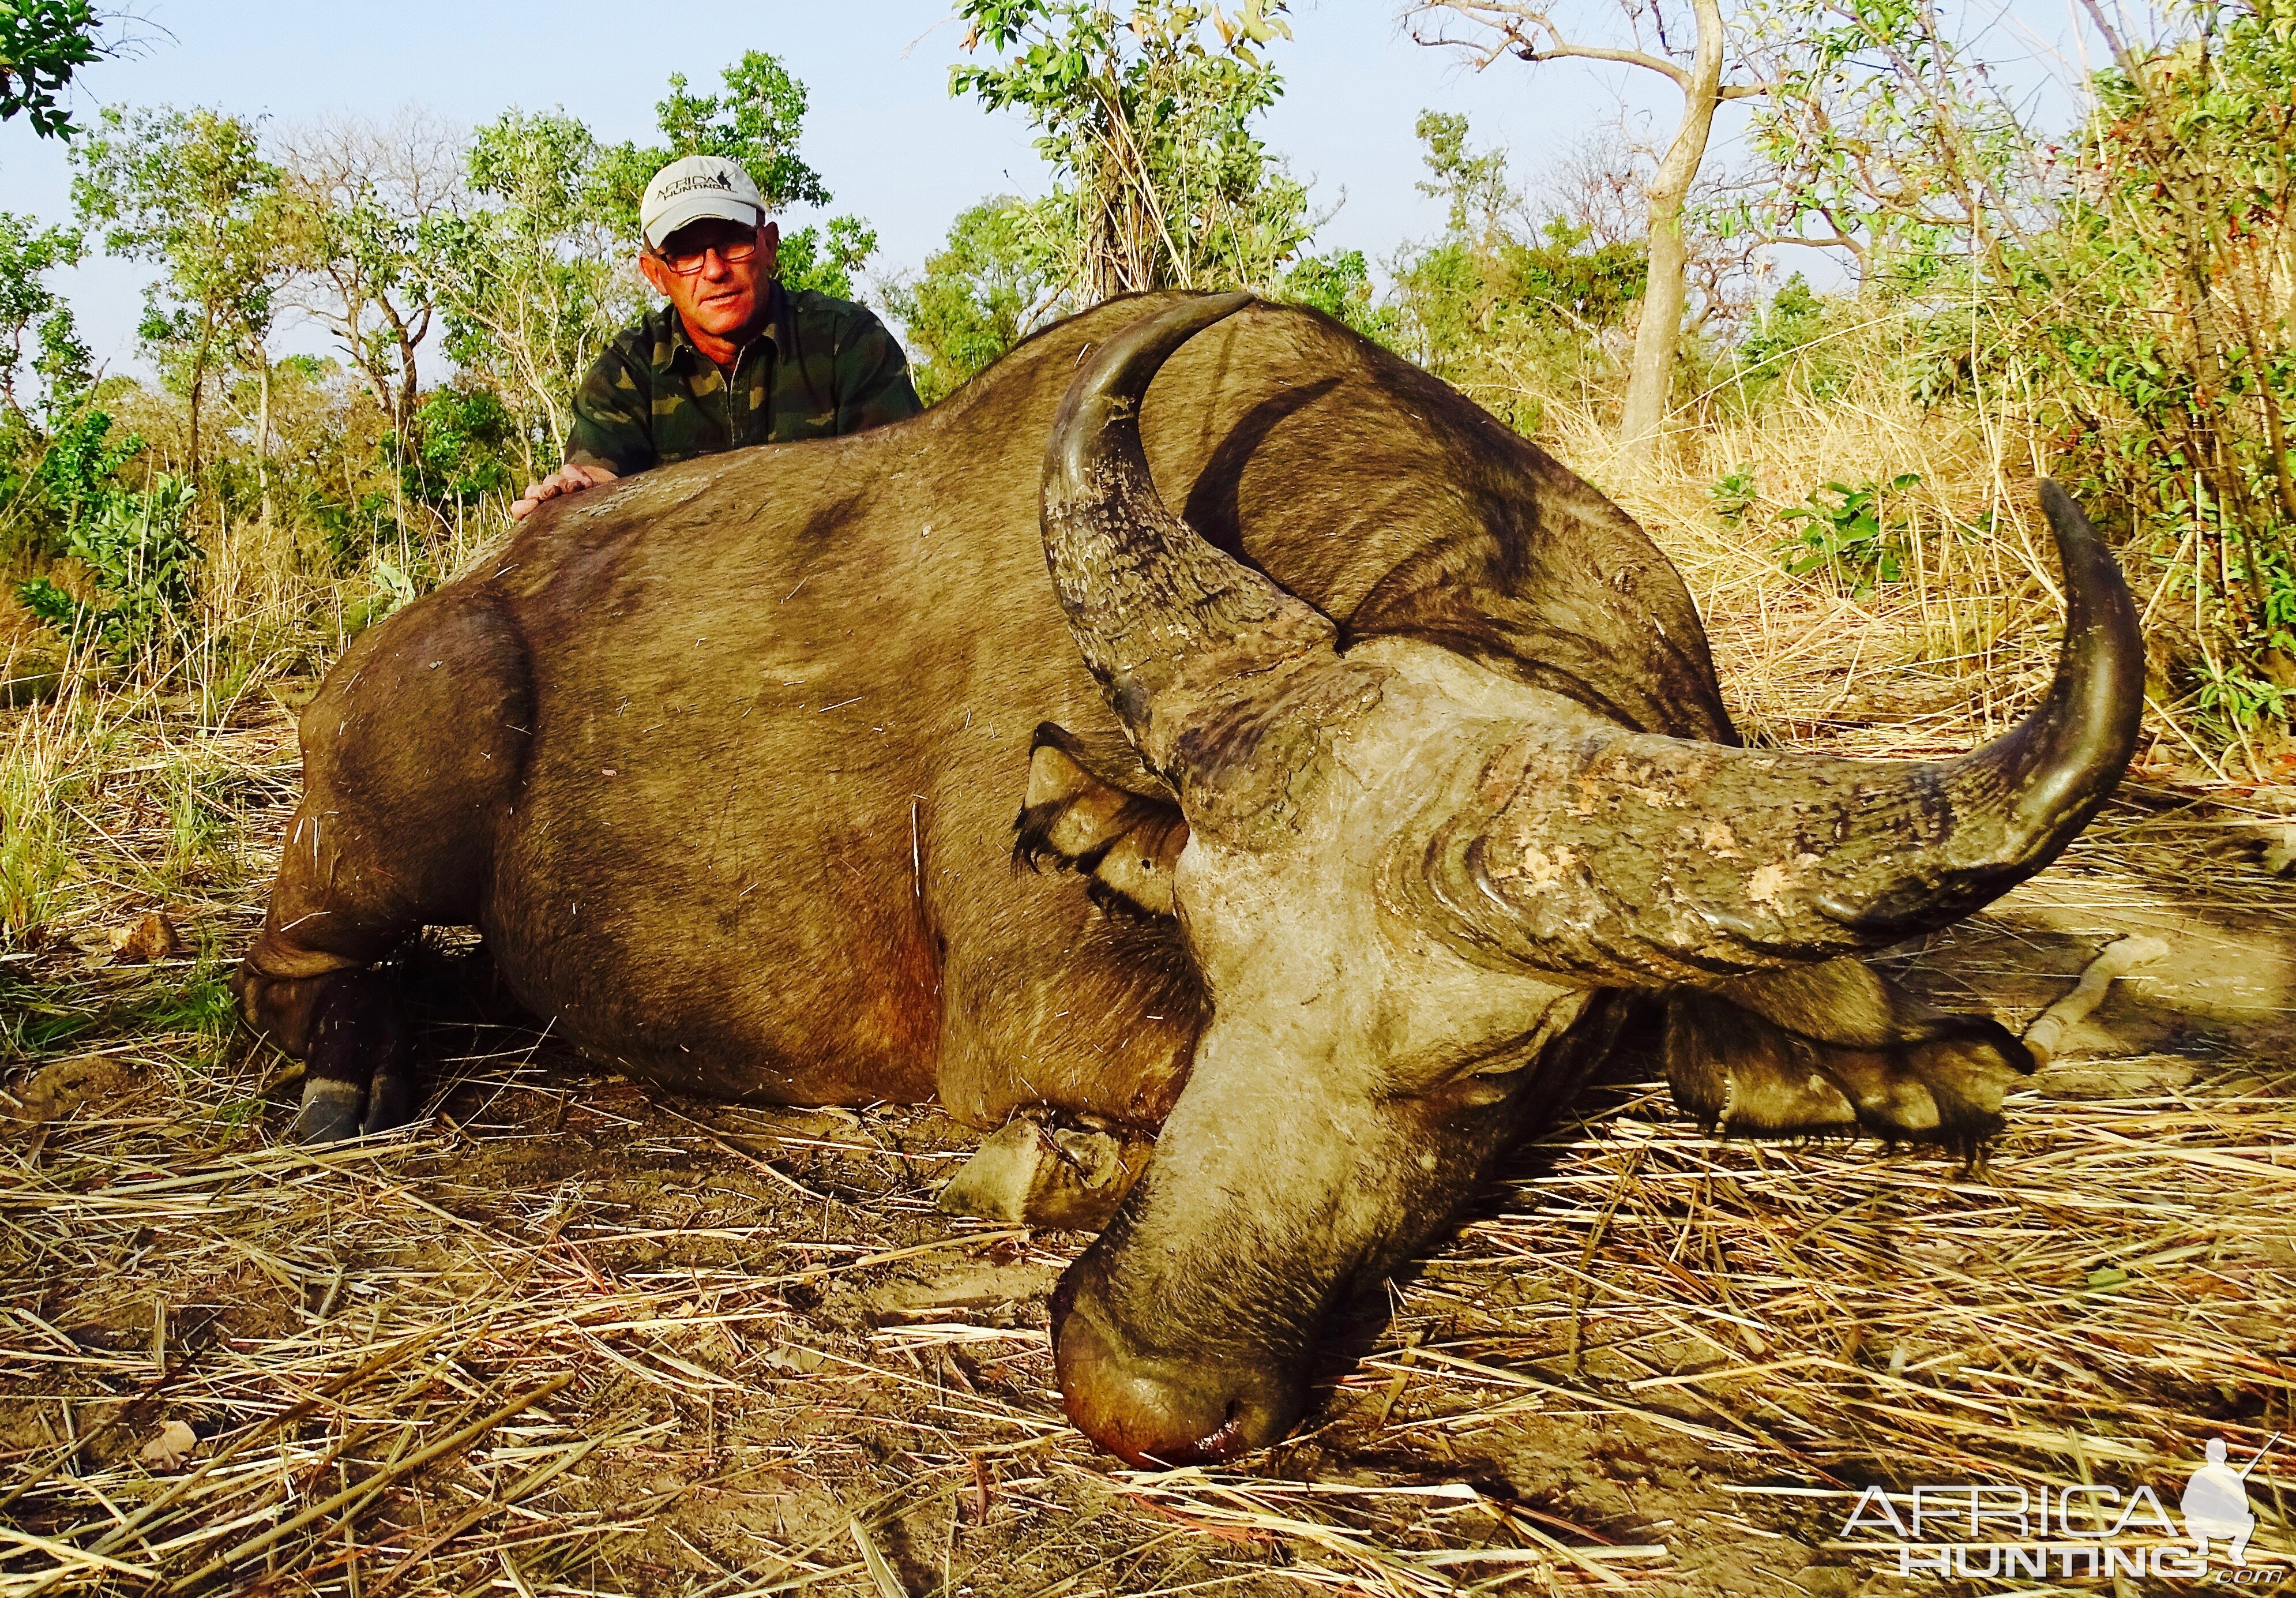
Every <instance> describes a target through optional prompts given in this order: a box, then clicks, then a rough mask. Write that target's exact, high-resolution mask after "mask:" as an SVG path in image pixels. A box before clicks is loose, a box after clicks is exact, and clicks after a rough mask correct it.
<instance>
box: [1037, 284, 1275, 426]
mask: <svg viewBox="0 0 2296 1598" xmlns="http://www.w3.org/2000/svg"><path fill="white" fill-rule="evenodd" d="M1257 298H1258V296H1257V295H1253V294H1246V293H1227V294H1201V295H1198V296H1196V297H1195V298H1193V299H1190V300H1185V301H1181V302H1180V303H1179V304H1177V305H1175V306H1172V307H1170V308H1169V309H1165V310H1160V311H1157V312H1154V313H1153V314H1152V315H1149V316H1145V317H1141V318H1140V319H1139V320H1137V321H1136V322H1132V323H1130V324H1128V325H1126V326H1125V327H1124V329H1123V330H1122V331H1121V332H1119V333H1118V334H1116V336H1115V337H1113V338H1111V339H1110V340H1109V341H1108V342H1106V343H1104V344H1103V345H1101V346H1100V348H1099V349H1097V350H1093V351H1092V352H1091V357H1090V358H1089V359H1088V360H1087V362H1086V365H1085V368H1084V370H1083V371H1081V372H1079V373H1078V374H1077V375H1076V380H1075V381H1074V382H1073V383H1070V385H1069V391H1068V397H1067V399H1066V402H1065V403H1063V404H1062V407H1061V410H1062V421H1066V420H1067V419H1068V418H1069V417H1070V416H1073V415H1074V414H1076V413H1077V412H1078V411H1082V410H1084V409H1086V408H1108V407H1110V406H1111V403H1112V402H1120V401H1123V400H1127V399H1130V400H1137V399H1140V397H1141V396H1142V395H1143V394H1144V393H1145V392H1146V391H1147V388H1148V384H1149V383H1150V382H1151V381H1152V380H1153V379H1154V377H1155V375H1156V372H1157V369H1158V368H1159V367H1162V366H1163V364H1164V362H1165V361H1166V360H1167V359H1168V358H1170V356H1171V354H1172V352H1173V351H1174V350H1177V349H1178V348H1179V347H1180V346H1181V345H1182V344H1185V343H1186V342H1188V341H1189V340H1190V339H1192V338H1193V337H1195V336H1196V334H1200V333H1201V332H1202V331H1203V330H1204V329H1205V328H1207V327H1210V325H1212V324H1213V323H1215V322H1224V321H1226V319H1227V318H1228V317H1232V316H1234V314H1235V313H1236V312H1238V311H1240V310H1242V309H1243V308H1244V307H1245V306H1247V305H1250V304H1251V303H1252V302H1253V301H1255V300H1256V299H1257Z"/></svg>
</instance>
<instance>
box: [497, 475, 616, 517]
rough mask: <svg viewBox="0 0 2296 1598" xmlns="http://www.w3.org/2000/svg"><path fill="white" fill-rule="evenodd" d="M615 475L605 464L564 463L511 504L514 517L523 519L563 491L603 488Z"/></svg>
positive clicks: (530, 486) (527, 486) (532, 485)
mask: <svg viewBox="0 0 2296 1598" xmlns="http://www.w3.org/2000/svg"><path fill="white" fill-rule="evenodd" d="M614 477H615V474H614V473H613V472H611V471H610V470H609V469H607V468H606V467H604V466H577V465H564V466H561V467H559V468H558V470H556V471H555V472H553V473H552V474H550V475H549V476H547V477H545V478H544V479H543V480H542V481H541V482H529V483H528V484H527V485H526V492H525V493H523V494H521V495H520V496H519V497H518V498H517V499H516V500H515V501H513V502H512V505H511V507H510V514H511V519H512V520H513V521H518V522H523V521H525V520H526V518H527V517H529V516H530V515H533V514H534V511H535V507H537V506H538V505H540V504H541V503H542V502H543V501H544V500H545V499H555V498H558V496H559V495H561V494H578V493H580V492H581V491H582V490H584V489H594V488H599V487H602V486H603V485H604V484H606V483H609V482H613V481H614Z"/></svg>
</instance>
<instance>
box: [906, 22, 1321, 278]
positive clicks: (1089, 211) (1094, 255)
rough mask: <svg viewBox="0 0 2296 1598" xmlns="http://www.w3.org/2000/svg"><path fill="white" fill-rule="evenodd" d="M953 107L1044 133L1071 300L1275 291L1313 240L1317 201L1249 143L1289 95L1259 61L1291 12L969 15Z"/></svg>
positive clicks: (1040, 144) (1045, 217)
mask: <svg viewBox="0 0 2296 1598" xmlns="http://www.w3.org/2000/svg"><path fill="white" fill-rule="evenodd" d="M957 9H958V14H959V15H960V16H962V17H963V18H964V21H967V22H968V23H970V24H971V32H970V33H969V34H968V35H967V37H966V39H965V45H964V47H965V49H966V50H967V51H968V52H975V51H979V50H980V49H982V48H983V47H984V46H985V47H986V48H987V50H988V52H989V53H990V54H992V55H993V57H994V62H993V64H984V65H979V66H959V67H956V68H955V69H953V70H951V72H950V76H949V86H950V92H951V93H953V94H958V95H965V94H969V95H972V96H974V97H975V98H976V99H978V100H979V101H980V103H981V104H983V105H985V106H987V107H988V108H989V109H990V110H992V111H1001V110H1007V109H1010V110H1015V111H1021V112H1022V113H1023V114H1024V115H1026V116H1027V117H1028V118H1029V120H1030V121H1031V122H1033V123H1034V124H1035V125H1036V127H1037V129H1038V134H1039V136H1038V138H1037V149H1038V151H1039V152H1042V153H1043V155H1044V157H1045V159H1046V161H1049V162H1050V163H1051V164H1052V167H1053V169H1054V173H1055V174H1056V181H1055V185H1054V193H1053V194H1052V195H1051V196H1049V197H1048V199H1047V200H1046V201H1045V202H1040V203H1041V205H1042V207H1043V210H1042V211H1041V212H1040V217H1039V225H1040V226H1043V227H1045V228H1046V233H1047V235H1048V236H1053V237H1058V238H1062V239H1063V240H1065V241H1066V247H1065V249H1064V250H1063V251H1062V254H1063V256H1064V257H1065V259H1064V260H1063V262H1062V275H1061V282H1060V287H1061V289H1062V292H1063V293H1064V294H1067V295H1070V296H1074V297H1076V298H1078V299H1079V300H1081V301H1083V302H1085V303H1091V302H1095V301H1100V300H1104V299H1106V298H1108V297H1109V296H1110V295H1111V294H1118V293H1123V292H1128V291H1133V290H1145V289H1159V288H1210V287H1218V286H1221V285H1224V284H1235V285H1242V286H1249V287H1256V288H1258V287H1268V286H1271V285H1273V284H1275V281H1276V280H1277V278H1278V277H1279V276H1280V275H1281V273H1282V270H1283V267H1284V266H1285V265H1286V263H1288V262H1289V261H1290V260H1291V259H1292V258H1293V257H1294V256H1295V255H1296V254H1297V253H1298V251H1299V250H1300V246H1301V245H1302V244H1303V243H1305V242H1306V241H1307V239H1308V235H1310V234H1311V233H1312V232H1313V231H1314V227H1313V222H1312V220H1311V218H1309V215H1308V196H1307V190H1306V189H1305V188H1304V187H1303V186H1302V185H1300V184H1299V183H1297V182H1295V181H1294V180H1293V179H1292V177H1290V176H1289V175H1288V174H1287V173H1286V172H1285V171H1284V170H1283V167H1282V166H1281V164H1280V163H1278V162H1277V161H1275V159H1274V158H1273V157H1272V156H1270V155H1269V153H1268V152H1267V146H1266V145H1265V144H1263V143H1262V142H1261V140H1260V139H1259V136H1257V135H1256V134H1254V133H1253V132H1252V130H1251V125H1252V122H1253V121H1254V120H1255V119H1257V118H1258V117H1259V115H1260V114H1261V113H1262V112H1264V111H1267V108H1268V107H1269V106H1271V105H1273V104H1274V103H1275V100H1276V98H1277V97H1278V96H1279V95H1282V93H1283V79H1282V78H1281V77H1280V76H1278V75H1277V73H1276V71H1275V68H1274V67H1273V66H1272V65H1271V64H1270V63H1269V62H1268V61H1267V59H1266V58H1265V57H1264V56H1263V54H1261V52H1262V51H1263V49H1264V48H1265V47H1266V46H1267V45H1269V44H1270V43H1271V42H1272V41H1273V40H1275V39H1276V38H1279V37H1290V35H1291V27H1290V24H1288V23H1287V22H1285V21H1284V20H1283V10H1284V4H1283V0H1245V3H1244V4H1242V5H1241V6H1239V7H1237V8H1236V9H1235V10H1234V12H1229V11H1227V10H1224V9H1223V8H1221V7H1219V6H1218V5H1200V4H1176V3H1174V0H1134V3H1133V4H1131V5H1130V6H1129V7H1128V9H1127V11H1126V13H1125V14H1124V15H1123V16H1121V17H1119V14H1118V11H1117V8H1116V6H1115V5H1114V4H1111V3H1110V0H963V4H960V5H959V6H958V8H957Z"/></svg>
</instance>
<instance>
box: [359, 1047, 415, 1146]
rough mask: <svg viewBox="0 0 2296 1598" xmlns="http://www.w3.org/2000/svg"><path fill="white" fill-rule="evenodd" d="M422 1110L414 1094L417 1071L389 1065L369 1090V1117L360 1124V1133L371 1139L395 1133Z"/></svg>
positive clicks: (367, 1110)
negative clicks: (377, 1134)
mask: <svg viewBox="0 0 2296 1598" xmlns="http://www.w3.org/2000/svg"><path fill="white" fill-rule="evenodd" d="M421 1106H422V1100H421V1096H420V1095H419V1094H417V1093H416V1092H415V1091H414V1067H412V1066H411V1065H405V1064H393V1065H387V1066H385V1067H382V1068H381V1070H379V1071H377V1072H376V1073H375V1074H374V1080H373V1082H372V1083H369V1084H368V1086H367V1094H366V1117H365V1119H364V1120H362V1121H361V1122H360V1123H359V1131H360V1132H361V1133H363V1134H365V1135H366V1136H369V1137H372V1136H373V1135H374V1134H375V1133H379V1132H392V1131H395V1130H397V1129H398V1128H399V1127H401V1126H404V1125H406V1124H407V1123H408V1122H409V1121H412V1120H413V1119H414V1115H415V1111H416V1110H417V1109H419V1108H421Z"/></svg>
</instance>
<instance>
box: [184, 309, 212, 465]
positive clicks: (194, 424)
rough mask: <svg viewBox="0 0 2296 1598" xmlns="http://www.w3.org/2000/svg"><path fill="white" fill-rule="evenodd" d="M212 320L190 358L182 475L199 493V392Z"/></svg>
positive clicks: (204, 377) (203, 380)
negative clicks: (188, 418) (188, 417)
mask: <svg viewBox="0 0 2296 1598" xmlns="http://www.w3.org/2000/svg"><path fill="white" fill-rule="evenodd" d="M214 339H215V334H214V328H213V323H212V319H210V323H209V326H208V327H206V328H203V329H201V333H200V347H199V351H198V353H197V354H195V355H193V357H192V393H191V427H190V435H191V436H190V438H189V440H188V441H186V442H185V445H184V475H185V476H187V477H189V478H190V479H191V480H192V492H193V494H194V495H196V494H197V493H198V492H199V482H200V391H201V389H203V388H205V387H206V386H207V382H208V346H209V344H211V343H212V342H214Z"/></svg>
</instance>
